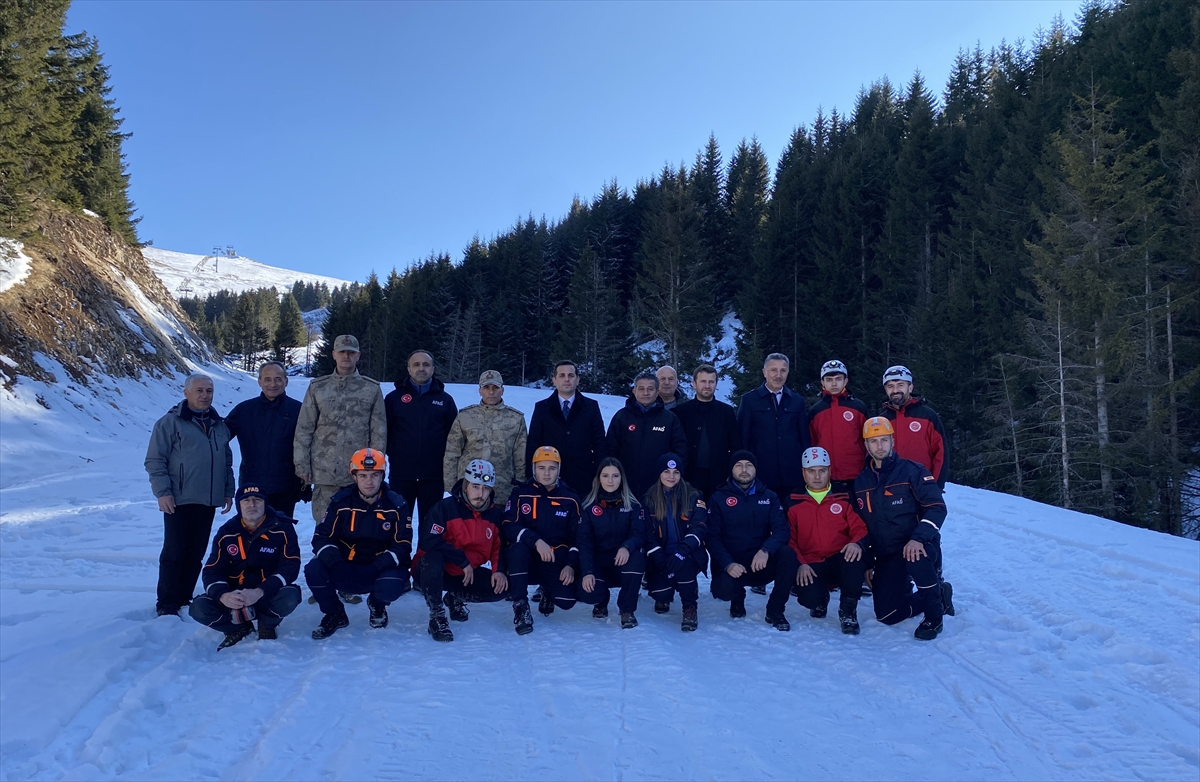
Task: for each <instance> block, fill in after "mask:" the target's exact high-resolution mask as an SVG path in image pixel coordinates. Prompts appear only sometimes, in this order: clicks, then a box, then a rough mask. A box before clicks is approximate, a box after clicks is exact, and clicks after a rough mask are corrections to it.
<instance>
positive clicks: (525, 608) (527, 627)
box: [513, 598, 533, 635]
mask: <svg viewBox="0 0 1200 782" xmlns="http://www.w3.org/2000/svg"><path fill="white" fill-rule="evenodd" d="M513 624H514V625H516V626H517V635H528V634H529V633H532V632H533V614H532V613H531V612H530V610H529V601H528V600H526V599H524V598H520V599H517V600H514V601H513Z"/></svg>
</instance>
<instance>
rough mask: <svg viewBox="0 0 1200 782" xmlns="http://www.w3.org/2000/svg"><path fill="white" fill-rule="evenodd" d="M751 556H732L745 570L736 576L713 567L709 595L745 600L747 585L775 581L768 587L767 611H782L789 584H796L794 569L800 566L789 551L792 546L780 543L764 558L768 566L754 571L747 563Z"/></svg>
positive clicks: (728, 599)
mask: <svg viewBox="0 0 1200 782" xmlns="http://www.w3.org/2000/svg"><path fill="white" fill-rule="evenodd" d="M753 559H754V555H753V554H751V555H750V556H748V557H735V558H734V561H735V562H737V563H738V564H739V565H741V566H742V567H744V568H746V572H745V573H743V574H742V575H741V576H740V577H739V578H734V577H733V576H731V575H729V573H728V572H726V571H725V570H723V569H718V568H715V567H714V568H713V574H712V596H713V597H715V598H716V599H717V600H724V601H726V602H729V601H736V602H739V603H743V602H745V600H746V587H748V586H766V585H767V584H769V583H771V582H772V581H774V582H775V586H774V587H772V588H771V596H770V597H768V598H767V613H768V614H781V613H783V609H784V608H786V607H787V601H788V595H790V594H791V593H792V585H793V584H795V583H796V571H797V570H798V569H799V568H800V560H798V559H797V558H796V552H795V551H793V550H792V547H791V546H781V547H780V549H779V550H778V551H776V552H775V553H774V554H772V555H771V556H770V557H768V558H767V566H766V567H765V568H763V569H762V570H760V571H758V572H757V573H754V572H752V571H751V570H750V562H751V561H752V560H753Z"/></svg>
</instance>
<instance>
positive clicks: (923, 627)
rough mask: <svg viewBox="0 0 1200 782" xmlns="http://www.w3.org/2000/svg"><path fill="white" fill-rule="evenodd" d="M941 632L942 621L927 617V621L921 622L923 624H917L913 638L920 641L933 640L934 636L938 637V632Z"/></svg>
mask: <svg viewBox="0 0 1200 782" xmlns="http://www.w3.org/2000/svg"><path fill="white" fill-rule="evenodd" d="M941 632H942V623H941V621H940V620H939V621H937V622H936V623H935V622H933V621H930V620H929V619H926V620H925V621H923V622H921V624H919V625H917V629H916V632H914V633H913V638H916V639H917V640H918V641H932V640H933V639H934V638H937V637H938V634H939V633H941Z"/></svg>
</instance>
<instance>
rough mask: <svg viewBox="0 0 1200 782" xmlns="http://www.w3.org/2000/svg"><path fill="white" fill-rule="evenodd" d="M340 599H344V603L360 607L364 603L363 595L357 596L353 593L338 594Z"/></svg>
mask: <svg viewBox="0 0 1200 782" xmlns="http://www.w3.org/2000/svg"><path fill="white" fill-rule="evenodd" d="M338 597H340V598H341V599H342V602H343V603H349V604H351V605H358V604H359V603H361V602H362V595H356V594H354V593H353V592H338Z"/></svg>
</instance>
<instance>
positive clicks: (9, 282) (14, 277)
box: [0, 239, 32, 293]
mask: <svg viewBox="0 0 1200 782" xmlns="http://www.w3.org/2000/svg"><path fill="white" fill-rule="evenodd" d="M24 250H25V245H24V244H23V243H22V242H18V241H17V240H16V239H0V293H4V292H5V291H6V290H8V289H9V288H11V287H13V286H14V285H19V284H20V283H22V282H24V280H25V278H26V277H28V276H29V270H30V268H32V267H31V265H30V264H31V261H30V259H29V256H28V255H26V254H25V253H24Z"/></svg>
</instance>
